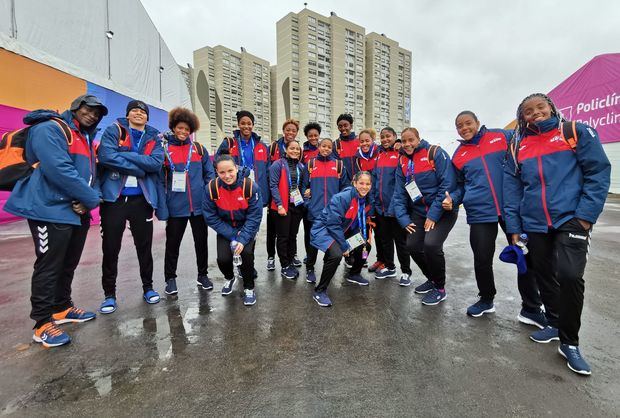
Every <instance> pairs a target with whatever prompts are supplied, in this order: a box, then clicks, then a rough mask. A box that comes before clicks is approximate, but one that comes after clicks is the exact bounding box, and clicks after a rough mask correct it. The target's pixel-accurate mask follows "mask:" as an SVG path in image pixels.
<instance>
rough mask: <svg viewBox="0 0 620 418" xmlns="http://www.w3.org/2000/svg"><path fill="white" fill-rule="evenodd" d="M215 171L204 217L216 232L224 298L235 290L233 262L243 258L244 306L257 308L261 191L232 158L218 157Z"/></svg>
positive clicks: (204, 205)
mask: <svg viewBox="0 0 620 418" xmlns="http://www.w3.org/2000/svg"><path fill="white" fill-rule="evenodd" d="M215 171H216V173H217V178H215V179H213V180H211V181H210V182H209V183H208V184H207V187H206V189H205V193H204V198H203V200H202V214H203V216H204V218H205V222H206V223H207V225H209V226H210V227H211V228H213V230H214V231H215V232H217V265H218V267H219V268H220V271H221V272H222V274H223V275H224V278H225V279H226V283H225V284H224V287H223V288H222V296H226V295H230V294H231V293H232V291H233V290H232V289H233V285H234V283H235V275H234V266H233V260H234V258H235V257H234V256H240V257H241V265H240V266H239V270H240V272H241V277H242V278H243V289H244V292H243V304H244V305H246V306H250V305H254V304H255V303H256V293H255V291H254V246H255V243H256V241H255V240H256V234H257V233H258V229H259V227H260V222H261V219H262V217H263V207H262V200H261V197H260V192H259V190H258V187H256V183H254V182H253V181H252V180H251V179H250V178H248V177H245V176H241V175H239V170H238V168H237V165H236V163H235V160H234V159H233V158H232V157H231V156H229V155H223V156H220V157H218V158H217V160H216V162H215Z"/></svg>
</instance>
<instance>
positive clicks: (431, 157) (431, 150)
mask: <svg viewBox="0 0 620 418" xmlns="http://www.w3.org/2000/svg"><path fill="white" fill-rule="evenodd" d="M440 148H441V147H440V146H439V145H431V146H430V147H428V163H429V164H430V166H431V168H432V169H433V171H435V157H436V156H437V150H438V149H440ZM406 160H407V157H405V156H404V155H401V156H400V165H401V167H404V166H405V164H406V163H407V161H406ZM404 170H405V169H404V168H403V174H404Z"/></svg>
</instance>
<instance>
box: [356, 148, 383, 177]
mask: <svg viewBox="0 0 620 418" xmlns="http://www.w3.org/2000/svg"><path fill="white" fill-rule="evenodd" d="M378 155H379V147H377V146H376V145H375V144H372V145H371V146H370V149H369V150H368V153H367V154H364V153H363V152H362V150H361V149H359V148H358V150H357V154H355V157H353V158H354V170H353V176H354V175H356V174H357V173H358V171H368V172H369V173H372V172H373V171H374V169H375V167H376V166H377V156H378ZM352 178H353V177H351V179H352Z"/></svg>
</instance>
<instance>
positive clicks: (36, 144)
mask: <svg viewBox="0 0 620 418" xmlns="http://www.w3.org/2000/svg"><path fill="white" fill-rule="evenodd" d="M29 135H30V140H31V141H32V144H31V149H32V150H33V151H34V154H35V157H36V159H37V160H38V161H39V166H38V168H37V170H40V171H41V174H43V176H44V177H45V178H46V180H47V181H49V182H50V183H51V184H53V185H54V186H56V187H57V188H58V189H59V190H62V192H63V193H64V194H66V195H67V196H69V197H71V198H72V199H73V200H78V201H79V202H81V203H82V204H83V205H84V206H86V207H87V208H88V209H93V208H96V207H97V206H98V205H99V193H98V191H97V190H95V189H94V188H92V187H90V185H89V184H88V181H86V180H84V178H83V177H82V176H80V174H79V173H78V171H77V170H76V168H75V165H74V163H73V160H72V159H71V156H70V155H69V146H68V145H67V139H66V138H65V135H64V134H63V132H62V131H61V130H60V128H59V127H58V126H57V125H56V124H55V123H53V122H50V123H46V124H42V125H39V126H34V127H32V128H31V131H30V133H29ZM93 175H95V173H93Z"/></svg>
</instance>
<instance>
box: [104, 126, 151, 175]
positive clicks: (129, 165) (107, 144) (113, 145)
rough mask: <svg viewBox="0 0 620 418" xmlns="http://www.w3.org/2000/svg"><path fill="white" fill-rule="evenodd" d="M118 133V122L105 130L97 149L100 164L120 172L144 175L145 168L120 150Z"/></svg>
mask: <svg viewBox="0 0 620 418" xmlns="http://www.w3.org/2000/svg"><path fill="white" fill-rule="evenodd" d="M118 135H119V133H118V127H117V126H116V124H112V125H110V126H108V127H107V128H106V130H105V131H104V132H103V136H102V137H101V142H100V143H99V148H98V151H97V157H98V159H99V164H101V165H102V166H103V167H105V168H108V169H110V170H114V171H118V172H119V173H120V174H125V175H129V176H135V177H144V176H145V172H144V170H143V169H141V168H140V167H138V166H137V165H136V164H135V163H133V162H131V161H129V160H127V159H126V158H125V156H124V155H123V154H125V152H124V151H120V150H119V147H118Z"/></svg>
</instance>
